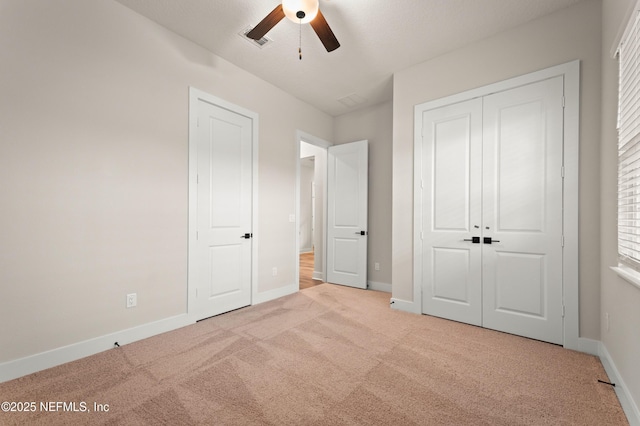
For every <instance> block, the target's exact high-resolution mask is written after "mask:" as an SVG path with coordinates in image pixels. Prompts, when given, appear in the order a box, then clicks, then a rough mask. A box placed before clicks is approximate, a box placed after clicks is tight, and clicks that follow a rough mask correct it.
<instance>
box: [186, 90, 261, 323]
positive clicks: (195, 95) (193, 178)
mask: <svg viewBox="0 0 640 426" xmlns="http://www.w3.org/2000/svg"><path fill="white" fill-rule="evenodd" d="M200 101H204V102H207V103H210V104H213V105H216V106H218V107H220V108H224V109H227V110H229V111H232V112H234V113H236V114H239V115H243V116H245V117H247V118H249V119H250V120H251V157H252V164H251V174H252V182H251V209H252V211H251V229H252V232H253V241H252V244H251V304H254V303H255V300H256V294H257V293H258V280H257V277H258V270H257V266H258V261H257V259H258V240H259V238H260V233H259V230H258V114H257V113H255V112H253V111H249V110H248V109H245V108H242V107H240V106H238V105H235V104H232V103H231V102H227V101H225V100H224V99H220V98H218V97H216V96H213V95H210V94H208V93H206V92H203V91H202V90H198V89H196V88H194V87H189V225H188V252H187V262H188V269H187V315H188V316H189V319H190V320H192V321H197V320H199V319H201V318H198V317H197V315H198V312H197V311H196V309H195V306H197V305H196V303H195V301H196V300H195V299H196V294H195V290H196V287H197V285H196V283H195V282H194V281H193V280H194V277H195V271H196V268H197V267H196V265H195V262H196V259H197V256H195V255H192V253H193V254H195V253H196V251H197V250H196V231H197V224H198V222H197V217H198V216H197V210H198V174H197V172H198V161H197V160H198V149H197V148H198V104H199V102H200Z"/></svg>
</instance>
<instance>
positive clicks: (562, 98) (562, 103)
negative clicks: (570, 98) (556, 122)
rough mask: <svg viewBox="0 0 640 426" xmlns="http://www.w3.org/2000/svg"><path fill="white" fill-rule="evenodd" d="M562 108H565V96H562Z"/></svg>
mask: <svg viewBox="0 0 640 426" xmlns="http://www.w3.org/2000/svg"><path fill="white" fill-rule="evenodd" d="M562 108H564V96H563V97H562Z"/></svg>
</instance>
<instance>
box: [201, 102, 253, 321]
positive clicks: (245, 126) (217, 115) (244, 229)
mask: <svg viewBox="0 0 640 426" xmlns="http://www.w3.org/2000/svg"><path fill="white" fill-rule="evenodd" d="M198 108H199V109H198V123H199V124H198V146H197V148H198V192H197V197H198V203H197V204H198V207H197V210H198V220H197V223H198V225H197V235H198V237H197V250H198V256H199V262H198V265H199V267H198V270H197V277H196V279H195V280H196V282H197V285H196V288H197V290H196V293H197V298H196V304H197V312H198V316H199V317H200V318H206V317H209V316H212V315H217V314H220V313H223V312H228V311H230V310H233V309H237V308H240V307H243V306H247V305H249V304H251V244H252V240H251V238H248V239H245V238H241V236H244V234H245V233H249V235H251V232H252V231H251V211H252V206H251V193H252V188H251V186H252V170H251V161H252V160H251V144H252V134H251V132H252V130H251V129H252V122H251V119H250V118H248V117H245V116H243V115H240V114H237V113H234V112H231V111H229V110H227V109H224V108H221V107H218V106H215V105H212V104H210V103H208V102H204V101H200V102H199V104H198Z"/></svg>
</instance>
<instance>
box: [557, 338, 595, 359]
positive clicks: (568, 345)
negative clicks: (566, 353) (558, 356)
mask: <svg viewBox="0 0 640 426" xmlns="http://www.w3.org/2000/svg"><path fill="white" fill-rule="evenodd" d="M564 348H565V349H571V350H574V351H578V352H584V353H586V354H589V355H596V356H598V355H600V341H598V340H592V339H586V338H584V337H578V338H577V339H575V340H574V339H567V338H566V337H565V340H564Z"/></svg>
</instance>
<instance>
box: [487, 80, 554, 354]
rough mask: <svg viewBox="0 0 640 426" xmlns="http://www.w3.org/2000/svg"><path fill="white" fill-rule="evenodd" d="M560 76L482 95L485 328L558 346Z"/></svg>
mask: <svg viewBox="0 0 640 426" xmlns="http://www.w3.org/2000/svg"><path fill="white" fill-rule="evenodd" d="M562 95H563V79H562V77H556V78H553V79H549V80H544V81H541V82H538V83H534V84H529V85H527V86H523V87H520V88H516V89H512V90H509V91H505V92H500V93H497V94H494V95H490V96H486V97H485V98H484V108H483V114H484V139H483V145H484V155H483V158H484V174H483V179H484V193H483V204H484V209H483V216H484V217H483V225H484V229H483V240H484V238H489V239H492V240H498V241H499V242H493V243H492V244H483V257H484V262H483V285H484V304H483V306H484V309H483V310H484V315H483V325H484V326H485V327H488V328H492V329H495V330H501V331H505V332H508V333H514V334H519V335H522V336H526V337H531V338H534V339H539V340H544V341H547V342H552V343H558V344H562V343H563V327H562V325H563V322H562V321H563V320H562V315H563V314H562V305H563V303H562V187H563V182H562V152H563V146H562V144H563V120H562V117H563V111H562V109H563V106H562V99H563V98H562Z"/></svg>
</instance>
